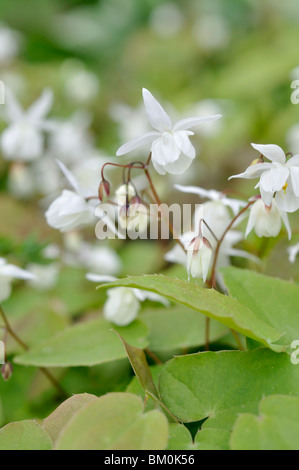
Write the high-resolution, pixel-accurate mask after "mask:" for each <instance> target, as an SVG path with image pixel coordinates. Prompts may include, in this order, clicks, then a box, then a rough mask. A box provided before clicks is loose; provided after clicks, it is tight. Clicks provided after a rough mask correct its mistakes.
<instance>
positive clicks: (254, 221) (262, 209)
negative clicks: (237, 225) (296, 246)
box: [245, 199, 292, 239]
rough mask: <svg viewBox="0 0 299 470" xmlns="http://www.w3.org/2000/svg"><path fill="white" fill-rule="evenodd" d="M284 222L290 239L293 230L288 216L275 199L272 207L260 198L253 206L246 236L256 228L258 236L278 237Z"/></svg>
mask: <svg viewBox="0 0 299 470" xmlns="http://www.w3.org/2000/svg"><path fill="white" fill-rule="evenodd" d="M282 221H283V222H284V224H285V226H286V229H287V232H288V236H289V239H291V236H292V232H291V227H290V224H289V219H288V216H287V214H286V213H285V212H282V211H280V210H279V208H278V207H277V204H276V202H275V200H274V199H273V201H272V204H271V206H270V207H268V206H266V204H265V203H264V201H263V200H262V199H258V200H257V201H256V202H255V203H254V204H253V205H252V206H251V207H250V213H249V220H248V225H247V229H246V234H245V237H247V236H248V235H249V233H250V232H251V231H252V230H253V229H254V230H255V233H256V234H257V236H258V237H277V235H278V234H279V233H280V231H281V226H282Z"/></svg>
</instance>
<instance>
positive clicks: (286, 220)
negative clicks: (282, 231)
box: [280, 211, 292, 240]
mask: <svg viewBox="0 0 299 470" xmlns="http://www.w3.org/2000/svg"><path fill="white" fill-rule="evenodd" d="M280 217H281V218H282V221H283V223H284V226H285V228H286V230H287V233H288V238H289V240H291V238H292V229H291V225H290V221H289V218H288V214H287V213H286V212H283V211H280Z"/></svg>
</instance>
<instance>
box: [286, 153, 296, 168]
mask: <svg viewBox="0 0 299 470" xmlns="http://www.w3.org/2000/svg"><path fill="white" fill-rule="evenodd" d="M287 166H288V167H291V166H299V155H294V156H293V157H292V158H290V159H289V160H288V161H287Z"/></svg>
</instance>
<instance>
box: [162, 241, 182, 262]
mask: <svg viewBox="0 0 299 470" xmlns="http://www.w3.org/2000/svg"><path fill="white" fill-rule="evenodd" d="M164 259H165V260H166V261H168V262H169V263H175V264H182V265H185V264H186V261H187V258H186V252H185V251H184V250H183V248H182V247H181V246H180V245H178V244H175V245H174V247H173V248H172V249H171V250H170V251H168V252H167V253H166V254H165V255H164Z"/></svg>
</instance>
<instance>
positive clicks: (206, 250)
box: [187, 236, 213, 282]
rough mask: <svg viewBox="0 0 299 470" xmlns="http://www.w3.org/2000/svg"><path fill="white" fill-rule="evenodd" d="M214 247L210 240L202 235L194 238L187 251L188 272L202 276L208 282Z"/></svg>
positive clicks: (197, 276) (198, 276)
mask: <svg viewBox="0 0 299 470" xmlns="http://www.w3.org/2000/svg"><path fill="white" fill-rule="evenodd" d="M212 255H213V249H212V245H211V244H210V242H209V241H208V240H207V239H206V238H204V237H201V236H198V237H196V238H194V239H193V240H192V241H191V243H190V245H189V246H188V251H187V272H188V278H189V279H190V276H192V277H195V278H202V279H203V282H206V280H207V277H208V273H209V269H210V264H211V261H212Z"/></svg>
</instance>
